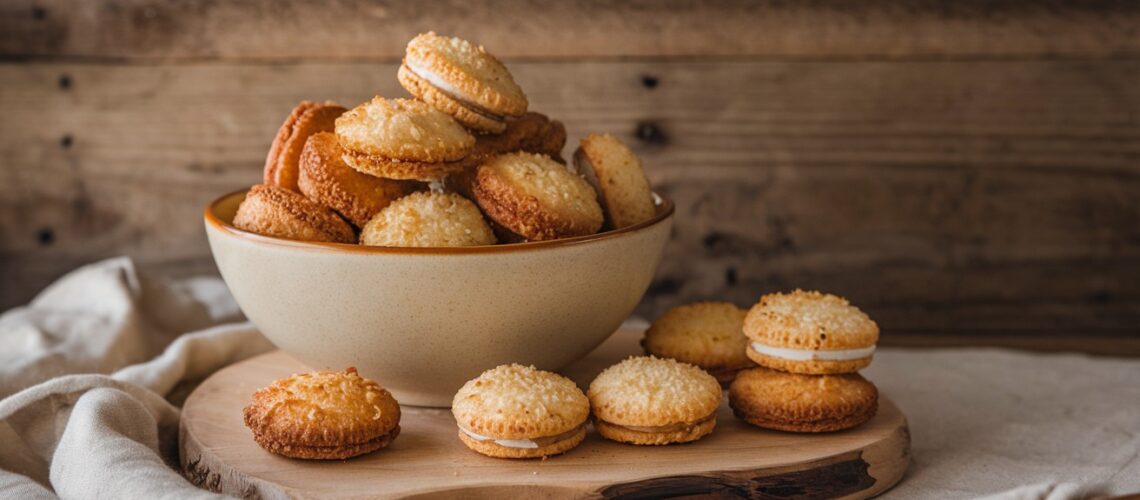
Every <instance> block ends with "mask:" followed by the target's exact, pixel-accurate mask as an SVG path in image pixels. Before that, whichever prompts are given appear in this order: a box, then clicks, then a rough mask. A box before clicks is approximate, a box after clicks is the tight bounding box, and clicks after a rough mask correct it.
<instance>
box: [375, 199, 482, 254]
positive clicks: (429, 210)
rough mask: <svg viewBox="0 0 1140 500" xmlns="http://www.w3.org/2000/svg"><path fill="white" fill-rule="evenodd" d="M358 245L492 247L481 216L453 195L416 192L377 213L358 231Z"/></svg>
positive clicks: (470, 204)
mask: <svg viewBox="0 0 1140 500" xmlns="http://www.w3.org/2000/svg"><path fill="white" fill-rule="evenodd" d="M360 243H361V244H364V245H370V246H382V247H461V246H472V245H493V244H495V234H494V233H493V232H491V228H490V226H488V225H487V221H485V220H483V214H481V213H479V208H478V207H476V206H475V204H474V203H472V202H471V200H468V199H467V198H464V197H462V196H459V195H457V194H455V193H432V192H418V193H412V194H410V195H408V196H405V197H403V198H400V199H398V200H396V201H394V202H392V203H391V204H390V205H388V206H387V207H385V208H384V209H383V210H381V211H380V212H379V213H377V214H376V215H375V216H374V217H373V218H372V220H370V221H368V224H365V225H364V229H363V230H361V232H360Z"/></svg>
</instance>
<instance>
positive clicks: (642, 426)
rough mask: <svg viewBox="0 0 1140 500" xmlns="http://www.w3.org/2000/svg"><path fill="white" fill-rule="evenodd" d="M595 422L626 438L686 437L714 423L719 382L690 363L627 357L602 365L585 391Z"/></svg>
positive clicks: (652, 441)
mask: <svg viewBox="0 0 1140 500" xmlns="http://www.w3.org/2000/svg"><path fill="white" fill-rule="evenodd" d="M587 394H588V397H589V399H590V406H591V408H592V411H593V414H594V428H595V429H597V430H598V433H600V434H601V435H602V437H605V438H606V439H611V440H614V441H620V442H623V443H630V444H644V445H662V444H670V443H687V442H689V441H695V440H697V439H700V438H701V437H703V436H706V435H708V434H709V433H711V432H712V431H713V429H714V428H716V409H717V407H718V406H720V398H721V387H720V383H718V382H717V380H716V379H715V378H713V376H712V375H709V374H708V373H705V372H704V370H701V369H700V368H697V367H696V366H693V365H690V364H688V363H681V362H679V361H676V360H673V359H663V358H656V357H653V356H640V357H630V358H628V359H626V360H625V361H622V362H620V363H618V364H616V365H613V366H611V367H609V368H606V369H605V370H604V371H602V373H601V374H599V375H598V376H597V378H595V379H594V381H593V382H591V383H590V390H589V391H588V393H587Z"/></svg>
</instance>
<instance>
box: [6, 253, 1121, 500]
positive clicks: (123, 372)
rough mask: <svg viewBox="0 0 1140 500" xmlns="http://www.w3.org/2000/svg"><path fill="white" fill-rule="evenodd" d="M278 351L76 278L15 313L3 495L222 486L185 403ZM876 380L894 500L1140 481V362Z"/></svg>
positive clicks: (129, 269) (145, 288)
mask: <svg viewBox="0 0 1140 500" xmlns="http://www.w3.org/2000/svg"><path fill="white" fill-rule="evenodd" d="M271 348H272V346H271V345H270V344H269V343H268V342H267V341H266V340H265V338H264V337H262V336H261V334H260V333H258V332H257V331H256V329H254V328H253V327H252V326H251V325H249V324H248V323H245V322H242V321H241V315H240V312H239V311H238V309H237V307H236V305H235V304H234V303H233V300H232V298H230V296H229V294H228V292H227V291H226V288H225V285H224V284H223V283H222V282H221V281H220V280H218V279H216V278H199V279H192V280H186V281H182V282H177V283H165V282H161V281H157V280H153V279H149V278H147V277H146V276H145V275H140V273H138V272H137V271H136V270H135V267H134V265H133V264H132V262H131V261H130V260H129V259H125V258H117V259H111V260H107V261H103V262H100V263H96V264H93V265H90V266H87V267H84V268H81V269H78V270H76V271H74V272H72V273H71V274H69V275H68V276H65V277H63V278H61V279H60V280H59V281H58V282H56V283H55V284H53V285H52V286H50V287H48V288H47V289H45V290H44V291H43V292H42V293H41V294H40V295H39V296H38V297H36V299H35V300H34V301H32V303H31V304H29V305H28V306H26V307H22V308H16V309H13V310H11V311H8V312H6V313H4V314H3V315H2V316H0V498H55V497H56V496H57V495H58V496H59V497H63V498H158V497H175V498H182V497H196V498H197V497H200V498H213V497H217V495H214V494H212V493H209V492H207V491H204V490H201V489H198V488H196V487H195V486H193V485H192V484H190V483H189V482H188V481H186V480H185V479H183V478H182V476H181V475H180V474H179V472H178V464H177V460H178V458H177V457H178V454H177V446H178V444H177V439H178V418H179V409H178V405H179V404H181V402H182V400H183V399H184V398H185V396H186V395H187V394H188V391H189V390H190V389H191V388H192V387H193V386H194V385H195V384H196V383H197V382H200V381H201V380H202V379H204V378H205V377H206V376H208V375H209V374H211V373H213V372H214V371H216V370H218V369H220V368H222V367H224V366H226V365H228V364H231V363H234V362H236V361H239V360H242V359H245V358H247V357H250V356H253V355H256V354H259V353H262V352H266V351H268V350H269V349H271ZM864 374H865V375H866V376H867V377H868V378H869V379H871V380H872V381H874V382H875V383H876V384H877V385H878V386H879V388H880V390H881V391H882V392H883V393H884V394H887V395H889V396H890V397H891V398H892V399H893V400H894V401H895V402H896V403H897V404H898V405H899V406H900V407H901V408H902V409H903V411H904V413H906V414H907V416H908V418H909V419H910V428H911V434H912V439H913V442H912V443H913V444H912V453H913V463H912V464H911V467H910V470H909V471H908V472H907V475H906V477H905V478H904V479H903V481H902V482H901V483H900V484H899V485H898V486H896V487H895V488H894V489H892V490H891V491H889V492H888V493H887V494H886V495H885V496H886V497H888V498H892V497H895V498H971V497H979V496H982V495H993V496H990V497H988V498H997V499H1003V500H1004V499H1046V498H1047V499H1050V500H1061V499H1069V498H1081V497H1083V496H1087V495H1090V494H1114V493H1124V492H1136V491H1140V459H1138V457H1137V455H1138V453H1140V360H1125V359H1109V358H1092V357H1089V356H1084V355H1077V354H1062V355H1038V354H1025V353H1019V352H1014V351H1005V350H996V349H939V350H897V349H882V350H880V351H879V353H878V354H876V356H875V362H874V363H873V364H872V366H871V367H870V368H868V369H867V370H866V371H865V372H864ZM330 493H332V492H330Z"/></svg>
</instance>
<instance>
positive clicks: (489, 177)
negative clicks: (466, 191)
mask: <svg viewBox="0 0 1140 500" xmlns="http://www.w3.org/2000/svg"><path fill="white" fill-rule="evenodd" d="M471 191H472V194H473V195H474V197H475V202H476V203H478V204H479V208H482V209H483V212H484V213H486V214H487V217H489V218H491V219H492V220H494V221H495V222H497V223H499V224H501V225H502V226H503V227H505V228H507V229H509V230H510V231H511V232H513V233H515V234H518V235H520V236H522V237H524V238H526V239H528V240H552V239H557V238H565V237H569V236H581V235H586V234H593V233H596V232H598V229H601V227H602V208H601V207H600V206H598V200H597V195H596V194H595V193H594V189H593V188H592V187H590V184H589V183H587V182H586V181H584V180H582V178H581V177H578V176H577V175H574V174H573V173H571V172H570V171H569V170H567V169H566V167H564V166H563V165H561V164H559V163H557V162H555V161H554V160H551V159H550V158H549V157H547V156H542V155H536V154H531V153H509V154H505V155H500V156H496V157H494V158H492V159H490V160H488V161H487V162H486V163H484V164H483V165H480V166H479V168H478V170H476V172H475V179H474V181H473V183H472V189H471Z"/></svg>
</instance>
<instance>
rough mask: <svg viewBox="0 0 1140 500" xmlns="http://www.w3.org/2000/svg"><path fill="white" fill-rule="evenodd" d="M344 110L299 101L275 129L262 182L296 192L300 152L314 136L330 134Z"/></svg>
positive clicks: (335, 106) (330, 103)
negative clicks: (320, 133)
mask: <svg viewBox="0 0 1140 500" xmlns="http://www.w3.org/2000/svg"><path fill="white" fill-rule="evenodd" d="M345 111H346V110H345V109H344V108H342V107H340V106H338V105H336V104H335V103H332V102H325V103H323V104H317V103H314V102H310V101H302V102H301V103H300V104H298V105H297V107H296V108H293V112H292V113H290V114H289V117H288V118H286V119H285V123H283V124H281V128H280V129H278V130H277V136H276V137H274V139H273V145H272V146H270V147H269V155H268V156H267V157H266V158H265V171H264V174H263V177H264V179H263V180H262V182H263V183H264V184H265V185H268V186H278V187H283V188H285V189H288V190H290V191H297V181H298V176H299V169H300V159H301V151H302V148H304V146H305V142H306V141H307V140H308V139H309V137H311V136H312V135H313V134H316V133H319V132H332V131H333V128H334V127H335V124H336V119H337V117H338V116H340V115H341V114H343V113H344V112H345Z"/></svg>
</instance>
